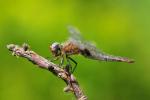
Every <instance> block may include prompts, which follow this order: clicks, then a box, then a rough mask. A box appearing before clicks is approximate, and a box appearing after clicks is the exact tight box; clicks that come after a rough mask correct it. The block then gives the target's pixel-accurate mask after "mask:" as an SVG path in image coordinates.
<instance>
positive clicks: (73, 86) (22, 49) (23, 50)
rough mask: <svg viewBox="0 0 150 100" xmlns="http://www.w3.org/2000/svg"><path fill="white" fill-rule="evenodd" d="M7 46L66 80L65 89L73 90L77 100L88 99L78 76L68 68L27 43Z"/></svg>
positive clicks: (20, 55) (13, 53) (67, 90)
mask: <svg viewBox="0 0 150 100" xmlns="http://www.w3.org/2000/svg"><path fill="white" fill-rule="evenodd" d="M7 48H8V50H9V51H11V52H12V55H14V56H19V57H23V58H26V59H28V60H29V61H31V62H32V63H33V64H35V65H38V66H39V68H43V69H47V70H49V71H51V72H52V73H53V74H54V75H56V76H57V77H59V78H61V79H62V80H64V81H65V83H66V84H67V87H65V88H64V91H65V92H73V93H74V95H75V97H76V99H77V100H87V97H86V96H85V95H84V93H83V91H82V89H81V88H80V87H79V84H78V82H77V80H76V78H75V77H74V76H73V75H72V74H70V72H69V71H68V70H65V69H63V68H62V67H59V65H57V64H54V63H53V62H50V61H49V60H47V59H45V58H44V57H42V56H40V55H38V54H37V53H35V52H34V51H32V50H30V49H29V46H28V45H27V44H23V45H22V46H18V45H15V44H9V45H7Z"/></svg>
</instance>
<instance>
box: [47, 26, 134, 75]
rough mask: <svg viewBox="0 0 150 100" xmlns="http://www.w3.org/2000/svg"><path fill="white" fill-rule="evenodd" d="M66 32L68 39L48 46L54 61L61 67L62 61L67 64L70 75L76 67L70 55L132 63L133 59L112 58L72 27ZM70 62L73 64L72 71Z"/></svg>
mask: <svg viewBox="0 0 150 100" xmlns="http://www.w3.org/2000/svg"><path fill="white" fill-rule="evenodd" d="M68 31H69V34H70V37H69V38H68V40H66V41H65V42H63V43H58V42H54V43H53V44H52V45H50V46H49V48H50V51H51V52H52V55H53V56H54V57H55V60H58V59H61V60H60V65H63V63H64V59H65V58H66V61H67V62H68V65H69V66H70V70H71V73H73V72H74V71H75V69H76V67H77V62H76V61H75V60H74V59H72V58H71V56H72V55H78V54H80V55H82V56H84V57H86V58H89V59H93V60H98V61H110V62H127V63H133V62H134V60H133V59H129V58H126V57H120V56H113V55H110V54H107V53H105V52H102V51H101V50H100V49H98V48H97V47H96V46H95V45H94V44H92V43H91V42H89V41H86V40H84V39H83V37H82V36H81V32H80V31H79V30H78V29H77V28H76V27H73V26H68ZM71 61H72V62H73V63H74V64H75V66H74V68H73V69H72V66H71Z"/></svg>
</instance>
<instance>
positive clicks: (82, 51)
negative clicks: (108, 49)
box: [81, 49, 91, 56]
mask: <svg viewBox="0 0 150 100" xmlns="http://www.w3.org/2000/svg"><path fill="white" fill-rule="evenodd" d="M81 54H82V55H84V56H91V53H90V51H89V50H88V49H84V50H81Z"/></svg>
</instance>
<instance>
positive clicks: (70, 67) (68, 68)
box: [66, 55, 72, 72]
mask: <svg viewBox="0 0 150 100" xmlns="http://www.w3.org/2000/svg"><path fill="white" fill-rule="evenodd" d="M66 59H67V63H68V64H67V70H69V71H70V70H71V72H72V65H71V63H70V59H69V57H68V56H67V55H66Z"/></svg>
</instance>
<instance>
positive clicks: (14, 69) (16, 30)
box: [0, 0, 150, 100]
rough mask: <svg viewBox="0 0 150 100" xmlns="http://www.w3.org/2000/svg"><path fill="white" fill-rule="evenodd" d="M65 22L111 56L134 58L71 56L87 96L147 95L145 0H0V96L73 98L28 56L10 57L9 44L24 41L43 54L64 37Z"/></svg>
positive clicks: (0, 99) (113, 99) (148, 18)
mask: <svg viewBox="0 0 150 100" xmlns="http://www.w3.org/2000/svg"><path fill="white" fill-rule="evenodd" d="M67 25H73V26H76V27H78V28H79V29H80V31H81V32H82V35H83V36H84V38H85V39H87V40H91V41H94V42H95V43H96V44H97V47H98V48H102V50H103V51H105V52H108V53H110V54H114V55H120V56H126V57H130V58H134V59H135V60H136V63H134V64H127V63H117V62H98V61H93V60H89V59H85V58H84V57H82V56H74V57H73V58H74V59H75V60H76V61H77V62H78V67H77V69H76V71H75V76H76V77H77V79H78V81H79V83H80V85H81V87H82V89H83V90H84V92H85V94H86V95H87V96H88V98H89V100H150V61H149V57H150V44H149V43H150V0H1V1H0V100H74V99H75V98H74V96H73V95H72V94H70V93H69V94H67V93H64V92H63V91H62V90H63V88H64V87H65V86H66V84H65V83H64V82H63V81H61V80H60V79H58V78H56V77H55V76H54V75H52V74H51V73H49V72H48V71H46V70H41V69H39V68H37V67H36V66H35V65H33V64H32V63H30V62H29V61H27V60H25V59H22V58H19V59H17V58H15V57H13V56H11V54H10V52H9V51H8V50H7V49H6V45H7V44H9V43H15V44H20V45H21V44H22V43H24V42H26V43H28V44H29V45H30V46H31V48H32V49H33V50H34V51H36V52H37V53H39V54H40V55H42V56H44V57H51V53H50V51H49V49H48V47H49V45H50V44H51V43H53V42H55V41H58V42H61V41H65V40H66V39H67V37H68V32H67V28H66V26H67Z"/></svg>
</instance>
